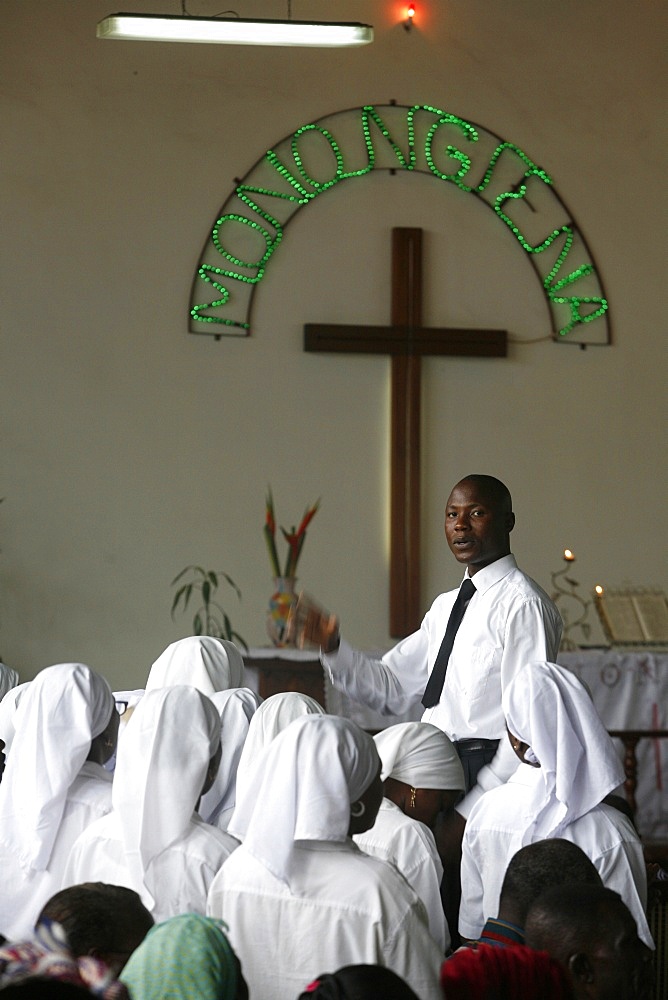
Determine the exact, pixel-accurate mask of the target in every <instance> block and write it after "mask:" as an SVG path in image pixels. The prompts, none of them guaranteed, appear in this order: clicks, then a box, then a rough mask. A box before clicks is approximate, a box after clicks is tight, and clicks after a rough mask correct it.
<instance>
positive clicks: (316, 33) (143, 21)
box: [97, 14, 373, 47]
mask: <svg viewBox="0 0 668 1000" xmlns="http://www.w3.org/2000/svg"><path fill="white" fill-rule="evenodd" d="M97 37H98V38H117V39H122V40H123V39H124V40H126V41H151V42H220V43H223V44H227V45H315V46H333V47H336V46H350V45H368V44H369V42H372V41H373V28H372V27H371V25H370V24H358V23H355V22H330V21H292V20H290V21H271V20H248V19H246V20H243V19H241V18H237V17H234V18H232V17H191V16H190V15H188V16H185V17H184V16H178V15H173V16H171V15H169V14H164V15H163V14H160V15H154V14H110V15H109V17H105V18H104V20H102V21H100V23H99V24H98V26H97Z"/></svg>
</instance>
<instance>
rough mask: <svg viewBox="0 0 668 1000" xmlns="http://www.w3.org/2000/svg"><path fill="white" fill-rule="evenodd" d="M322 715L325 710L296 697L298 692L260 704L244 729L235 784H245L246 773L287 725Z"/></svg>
mask: <svg viewBox="0 0 668 1000" xmlns="http://www.w3.org/2000/svg"><path fill="white" fill-rule="evenodd" d="M325 714H326V713H325V709H324V708H323V707H322V705H320V704H318V702H317V701H316V700H315V698H309V696H308V695H307V694H300V693H299V692H298V691H281V692H280V693H279V694H272V695H271V696H270V697H269V698H267V699H266V700H265V701H263V702H262V704H261V705H260V707H259V708H258V710H257V711H256V713H255V715H254V716H253V718H252V719H251V722H250V725H249V727H248V735H247V736H246V742H245V743H244V746H243V750H242V751H241V757H240V758H239V766H238V768H237V784H238V785H239V786H240V785H242V784H244V783H245V782H246V781H247V780H248V776H249V773H250V771H251V769H252V767H253V766H254V764H255V762H256V761H257V760H258V758H259V757H260V756H261V755H262V751H263V750H264V748H265V747H266V746H267V744H269V743H271V741H272V740H273V739H275V737H276V736H278V734H279V733H280V732H282V731H283V730H284V729H285V727H286V726H289V725H290V723H291V722H294V720H295V719H299V718H300V717H301V716H302V715H325Z"/></svg>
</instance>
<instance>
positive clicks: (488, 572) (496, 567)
mask: <svg viewBox="0 0 668 1000" xmlns="http://www.w3.org/2000/svg"><path fill="white" fill-rule="evenodd" d="M514 569H517V562H516V560H515V556H514V555H513V554H512V552H509V553H508V555H507V556H501V558H500V559H497V560H496V561H495V562H493V563H490V564H489V566H484V567H483V569H479V570H478V572H477V573H475V574H474V576H473V577H469V571H468V569H467V570H466V574H465V576H464V579H467V578H468V579H470V580H471V581H472V583H473V585H474V586H475V589H476V591H477V592H478V593H479V594H484V593H485V591H486V590H489V588H490V587H493V586H494V584H495V583H498V582H499V581H500V580H503V578H504V576H508V574H509V573H511V572H512V571H513V570H514Z"/></svg>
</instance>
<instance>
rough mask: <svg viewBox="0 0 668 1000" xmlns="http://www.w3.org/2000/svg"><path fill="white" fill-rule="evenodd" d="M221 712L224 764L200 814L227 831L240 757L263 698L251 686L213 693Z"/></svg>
mask: <svg viewBox="0 0 668 1000" xmlns="http://www.w3.org/2000/svg"><path fill="white" fill-rule="evenodd" d="M211 701H212V702H213V703H214V705H215V706H216V708H217V709H218V713H219V715H220V744H221V751H222V755H221V758H220V767H219V768H218V774H217V775H216V778H215V780H214V783H213V785H212V786H211V788H210V789H209V791H208V792H207V793H206V795H203V796H202V801H201V802H200V805H199V814H200V816H201V817H202V819H203V820H204V822H205V823H211V825H212V826H217V827H218V829H219V830H226V829H227V826H228V823H229V821H230V817H231V815H232V813H233V811H234V803H235V801H236V788H237V768H238V766H239V758H240V757H241V752H242V750H243V747H244V743H245V741H246V736H247V735H248V727H249V725H250V721H251V719H252V718H253V715H254V714H255V712H256V710H257V708H258V707H259V705H261V704H262V698H261V697H260V696H259V694H256V693H255V691H251V690H250V688H230V689H229V690H228V691H217V692H216V693H215V694H212V695H211Z"/></svg>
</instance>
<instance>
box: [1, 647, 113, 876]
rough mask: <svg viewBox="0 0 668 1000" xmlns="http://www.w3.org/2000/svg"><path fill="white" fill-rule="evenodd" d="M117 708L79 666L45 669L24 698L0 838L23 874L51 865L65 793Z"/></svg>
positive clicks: (6, 779)
mask: <svg viewBox="0 0 668 1000" xmlns="http://www.w3.org/2000/svg"><path fill="white" fill-rule="evenodd" d="M114 710H115V706H114V696H113V694H112V693H111V688H110V687H109V685H108V684H107V682H106V681H105V680H104V678H103V677H100V675H99V674H96V673H95V671H93V670H91V669H90V667H87V666H85V665H84V664H83V663H59V664H57V665H56V666H53V667H46V668H45V669H44V670H41V671H40V672H39V673H38V674H37V676H36V677H35V679H34V680H33V681H31V682H30V684H29V685H28V687H27V688H26V690H25V692H24V693H23V695H22V697H21V699H20V701H19V705H18V708H17V709H16V712H15V714H14V726H15V729H16V733H15V735H14V740H13V743H12V752H11V754H10V756H9V758H8V760H7V768H6V770H5V773H4V775H3V778H2V783H1V784H0V840H1V841H2V843H3V844H4V845H5V847H7V848H8V849H9V850H10V851H12V852H13V853H14V854H15V855H16V857H17V859H18V863H19V864H20V865H21V868H22V869H23V870H24V871H26V872H29V871H43V870H44V869H45V868H47V867H48V865H49V860H50V858H51V852H52V850H53V845H54V842H55V839H56V835H57V833H58V829H59V826H60V821H61V819H62V816H63V811H64V809H65V802H66V800H67V793H68V791H69V789H70V786H71V785H72V782H73V781H74V779H75V778H76V777H77V775H78V774H79V772H80V770H81V768H82V766H83V764H84V762H85V760H86V758H87V757H88V754H89V753H90V745H91V741H92V739H93V738H94V737H95V736H99V735H100V733H102V732H104V730H105V729H106V728H107V725H108V724H109V720H110V719H111V713H112V712H113V711H114Z"/></svg>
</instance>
